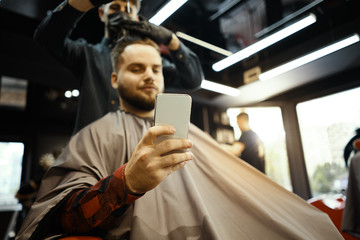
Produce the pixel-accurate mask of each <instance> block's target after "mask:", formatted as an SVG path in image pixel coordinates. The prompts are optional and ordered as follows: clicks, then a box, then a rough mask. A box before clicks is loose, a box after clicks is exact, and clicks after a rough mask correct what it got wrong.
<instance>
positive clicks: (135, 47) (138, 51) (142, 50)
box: [121, 43, 161, 64]
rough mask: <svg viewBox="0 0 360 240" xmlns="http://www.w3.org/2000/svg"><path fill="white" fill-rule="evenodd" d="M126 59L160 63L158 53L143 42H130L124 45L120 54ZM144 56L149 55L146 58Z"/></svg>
mask: <svg viewBox="0 0 360 240" xmlns="http://www.w3.org/2000/svg"><path fill="white" fill-rule="evenodd" d="M121 55H122V56H123V57H124V58H125V59H127V60H133V61H138V62H139V61H149V60H150V61H151V63H152V64H161V57H160V53H159V52H158V51H157V49H155V48H154V47H152V46H150V45H145V44H139V43H135V44H131V45H128V46H126V47H125V49H124V51H123V53H122V54H121ZM146 57H151V58H150V59H147V58H146Z"/></svg>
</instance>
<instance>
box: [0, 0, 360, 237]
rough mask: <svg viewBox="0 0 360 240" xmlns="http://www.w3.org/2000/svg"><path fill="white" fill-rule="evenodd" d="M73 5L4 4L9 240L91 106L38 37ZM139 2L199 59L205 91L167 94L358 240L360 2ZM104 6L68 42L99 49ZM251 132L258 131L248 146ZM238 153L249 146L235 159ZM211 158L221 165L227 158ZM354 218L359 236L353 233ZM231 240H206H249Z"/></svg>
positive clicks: (0, 137) (1, 111) (0, 61)
mask: <svg viewBox="0 0 360 240" xmlns="http://www.w3.org/2000/svg"><path fill="white" fill-rule="evenodd" d="M84 1H87V0H84ZM117 1H120V0H117ZM121 1H124V2H126V1H125V0H121ZM63 2H64V1H63V0H0V26H1V27H0V31H1V37H0V123H1V124H0V219H1V220H0V222H1V223H0V229H1V231H0V234H1V236H0V237H1V238H2V239H16V237H15V236H16V235H17V234H18V232H19V231H20V230H19V229H20V227H21V225H22V223H23V222H24V219H25V218H26V215H27V213H28V212H29V209H30V208H31V205H32V204H33V203H34V201H35V199H36V197H37V192H38V190H39V187H40V183H41V179H42V177H43V176H44V174H45V172H46V171H47V170H48V169H49V168H50V166H51V165H53V164H55V165H56V164H57V159H58V157H59V156H61V155H62V153H63V150H64V149H65V148H66V147H67V145H68V143H69V141H70V139H71V138H73V137H74V136H75V134H77V133H75V132H74V126H75V125H76V123H77V117H79V116H78V115H77V114H79V113H78V109H79V105H80V104H85V105H86V102H85V103H84V102H81V101H80V99H81V97H82V94H83V92H82V91H83V90H82V89H84V87H83V86H82V82H81V81H79V80H78V79H79V76H78V75H76V74H74V73H73V72H72V71H71V69H69V68H68V67H66V64H64V63H63V62H62V61H61V60H59V59H58V58H57V57H54V55H53V54H49V51H48V50H47V49H45V48H43V47H42V46H40V44H38V43H37V42H36V41H35V40H34V33H35V32H36V29H37V28H38V26H39V24H40V23H41V22H42V21H43V19H44V18H46V17H47V16H50V15H51V14H52V11H54V9H56V8H58V9H60V10H59V11H61V8H62V7H63V6H64V5H61V4H63ZM65 2H67V1H66V0H65ZM69 2H70V0H68V3H67V4H69ZM92 2H101V1H96V0H93V1H92ZM103 2H105V1H103ZM107 2H109V1H107ZM115 2H116V1H115ZM140 4H141V7H140V10H139V12H138V15H139V16H141V17H142V18H145V19H147V21H148V23H147V24H150V23H151V24H153V25H155V26H161V27H163V28H165V29H167V30H169V31H170V33H172V34H173V35H176V37H177V39H179V40H180V42H181V43H182V44H183V45H184V46H186V48H187V49H189V50H190V51H191V52H192V53H193V54H195V55H196V56H197V58H198V62H199V64H200V66H201V71H202V73H200V72H198V73H197V74H198V75H200V76H201V83H200V84H199V85H198V86H196V87H195V88H193V89H176V87H174V88H172V89H171V90H166V83H165V92H166V93H175V94H187V95H190V96H191V99H192V101H191V114H190V122H191V124H192V125H195V126H196V127H197V128H198V129H200V130H201V131H203V132H204V133H205V134H206V135H208V138H209V139H211V140H213V141H214V144H218V145H219V149H222V150H219V151H224V153H222V154H224V155H226V156H228V155H229V157H230V154H231V155H233V156H231V159H234V161H235V160H236V159H235V158H233V157H234V156H235V157H236V158H237V161H239V162H246V163H245V164H246V165H252V166H251V168H255V169H256V168H258V167H257V166H255V165H253V164H252V162H251V160H249V161H247V160H244V159H245V157H246V156H244V155H245V154H244V151H246V148H247V146H249V145H250V144H252V145H253V147H254V148H256V151H257V152H256V154H257V157H258V158H259V159H260V158H261V161H262V166H261V168H262V169H259V168H258V169H256V174H258V175H260V174H261V175H265V177H266V179H269V180H267V181H271V182H274V184H276V185H278V186H279V187H281V188H282V189H284V190H285V191H286V192H290V193H291V194H293V195H295V196H296V197H298V198H299V199H301V201H302V200H304V202H306V203H307V204H309V205H312V206H311V207H314V208H316V209H317V210H320V211H321V212H324V213H326V214H327V215H328V216H329V219H330V222H331V223H332V224H333V225H334V227H335V228H336V230H337V231H338V233H339V236H341V237H343V238H344V239H360V231H359V229H360V225H359V221H358V220H359V219H360V209H359V206H360V202H359V201H360V200H359V199H360V190H359V189H360V155H359V154H360V153H359V152H358V151H359V150H360V14H359V11H360V1H359V0H181V1H180V0H173V1H171V0H152V1H150V0H141V1H140ZM59 5H60V7H58V6H59ZM129 6H130V2H129V1H127V7H129ZM65 8H66V6H65V7H64V9H65ZM99 8H100V7H92V8H91V9H90V10H88V11H86V13H84V14H83V15H82V16H81V18H80V19H79V20H78V21H77V22H76V23H74V24H73V26H72V27H73V30H72V32H71V33H70V35H69V36H67V38H69V39H71V40H74V41H75V40H78V39H80V38H81V39H83V41H86V42H87V43H88V44H90V45H95V44H97V43H99V42H101V41H102V39H103V38H104V25H105V24H106V23H104V22H103V21H102V20H101V18H100V17H99ZM130 12H131V11H130V10H129V14H130ZM164 13H167V16H164ZM160 14H162V15H160ZM54 16H55V15H54ZM58 24H59V23H58ZM65 24H66V23H65ZM150 31H151V30H150ZM54 32H56V30H55V31H53V33H54ZM59 32H61V30H59ZM151 36H152V35H151V34H150V37H149V38H151ZM56 37H57V36H55V38H56ZM53 38H54V36H53ZM173 38H174V37H173ZM49 39H51V38H50V37H49ZM45 41H51V40H46V39H45ZM154 41H155V40H154ZM155 42H156V41H155ZM161 44H162V43H161ZM161 44H160V45H161ZM162 47H163V48H164V47H165V48H166V46H164V44H162ZM161 49H162V48H161V47H160V50H161ZM167 52H169V50H167ZM181 57H182V56H180V58H181ZM94 61H96V60H94ZM175 68H176V66H175ZM164 75H165V74H164ZM185 77H186V76H185ZM165 78H166V75H165ZM165 80H166V79H165ZM109 81H110V79H109ZM109 86H110V85H109ZM96 99H97V98H96V97H95V96H94V98H93V100H92V101H96ZM89 105H90V109H91V107H92V103H91V104H89ZM241 113H246V114H245V115H246V116H247V123H246V124H247V127H245V128H246V129H244V127H242V126H241V124H240V122H242V120H241V117H240V115H241ZM239 114H240V115H239ZM79 115H80V114H79ZM245 131H251V132H252V134H253V135H252V138H253V139H252V140H247V141H249V142H247V143H243V141H246V140H244V138H245V135H246V134H243V133H244V132H245ZM130 134H131V133H130ZM189 136H191V134H190V135H189ZM255 137H256V139H254V138H255ZM100 141H101V140H100ZM209 141H210V140H209ZM250 142H251V143H250ZM254 142H255V143H254ZM236 143H239V144H238V145H236ZM247 144H248V145H247ZM194 146H196V142H194ZM235 146H241V148H242V150H241V151H240V150H239V151H235V152H236V153H234V151H233V149H234V148H233V147H235ZM205 148H206V147H205ZM209 148H211V147H209ZM202 150H203V151H207V149H202ZM190 151H191V150H190ZM225 152H226V153H225ZM253 155H254V154H253ZM253 155H252V154H249V156H250V157H252V156H253ZM243 158H244V159H243ZM60 159H62V158H61V157H60ZM259 159H257V160H256V161H258V160H259ZM192 161H196V154H195V158H194V159H193V160H192ZM212 161H217V162H218V163H220V164H221V162H222V159H221V158H219V159H216V160H212ZM224 161H225V160H224ZM259 161H260V160H259ZM119 167H120V166H119ZM186 167H190V166H186ZM186 167H185V168H186ZM246 167H247V166H246ZM251 171H253V170H251ZM254 171H255V170H254ZM171 172H172V170H171ZM258 172H259V173H258ZM254 174H255V173H254ZM235 175H236V174H235ZM169 176H172V175H169ZM256 176H257V175H256ZM257 177H259V178H262V177H263V176H261V177H260V176H257ZM232 179H233V180H232V181H233V182H232V184H233V185H235V186H236V185H237V184H239V183H240V182H242V181H243V180H244V179H243V178H242V173H241V172H239V175H238V176H236V177H234V178H232ZM99 180H100V179H99ZM194 181H195V180H194ZM219 185H220V183H219ZM350 186H351V191H350ZM220 187H221V186H220ZM209 191H210V190H209ZM260 191H261V190H260ZM147 194H148V193H146V194H145V196H146V195H147ZM244 194H246V191H245V193H244ZM249 194H250V193H249ZM350 198H351V200H350ZM136 201H138V200H136ZM136 201H135V206H136ZM294 201H295V200H294ZM296 201H297V200H296ZM348 201H349V204H348ZM350 201H351V202H350ZM273 205H281V203H279V202H274V203H273ZM350 205H351V206H352V208H351V209H350V210H347V209H346V208H347V207H349V206H350ZM349 211H350V212H351V214H350V213H349V214H346V215H345V213H347V212H349ZM214 218H216V217H214ZM345 218H349V219H345ZM355 219H357V220H356V221H355ZM234 221H235V220H234ZM346 221H347V224H348V225H351V226H352V228H353V229H350V230H349V229H348V228H347V229H345V227H344V223H345V222H346ZM215 225H216V224H215ZM239 225H240V223H239ZM239 228H240V227H239ZM269 228H271V226H270V225H269ZM221 234H222V233H221V231H220V233H219V236H220V237H219V238H208V239H241V238H231V237H230V238H225V237H221V236H226V234H225V235H221ZM19 239H26V238H19ZM31 239H37V238H34V237H33V238H31ZM58 239H62V238H58ZM64 239H66V238H64ZM69 239H70V238H69ZM71 239H72V238H71ZM74 239H75V238H74ZM76 239H78V238H76ZM79 239H80V238H79ZM81 239H83V238H81ZM89 239H101V238H89ZM104 239H107V238H104ZM150 239H152V238H150ZM158 239H159V238H158ZM164 239H171V237H170V238H164ZM173 239H182V238H173ZM184 239H185V238H184ZM193 239H206V238H196V237H194V238H193ZM244 239H255V238H251V237H250V238H244ZM270 239H272V238H270ZM284 239H285V238H284ZM304 239H306V238H304ZM308 239H311V238H308ZM336 239H337V238H336Z"/></svg>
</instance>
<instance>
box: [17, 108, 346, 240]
mask: <svg viewBox="0 0 360 240" xmlns="http://www.w3.org/2000/svg"><path fill="white" fill-rule="evenodd" d="M152 124H153V121H152V120H151V119H143V118H139V117H136V116H134V115H132V114H128V113H124V112H122V111H117V112H113V113H109V114H107V115H106V116H104V117H103V118H101V119H99V120H97V121H96V122H94V123H93V124H91V125H89V126H88V127H86V128H84V129H83V130H82V131H80V132H79V133H78V134H76V135H75V136H73V137H72V139H71V141H70V142H69V144H68V146H67V147H66V148H65V149H64V151H63V153H62V154H61V155H60V157H59V158H58V160H57V161H56V162H55V164H54V165H53V166H52V167H51V169H50V170H49V171H48V172H47V174H46V175H45V177H44V179H43V182H42V184H41V189H40V191H39V194H38V198H37V200H36V202H35V203H34V205H33V207H32V209H31V211H30V213H29V214H28V216H27V218H26V220H25V222H24V224H23V226H22V228H21V230H20V232H19V234H18V236H17V239H22V240H23V239H26V240H27V239H36V240H38V239H45V238H51V237H53V236H56V235H59V234H62V233H63V232H62V230H61V227H60V220H59V213H58V212H59V211H58V209H59V208H58V207H59V206H60V204H61V203H62V201H64V200H66V197H67V196H68V195H69V194H70V193H71V192H73V191H74V190H76V189H80V188H85V187H88V186H91V185H94V184H95V183H96V182H98V181H99V180H100V179H101V178H104V177H107V176H109V175H111V174H112V173H113V172H114V171H115V170H116V169H117V168H119V167H120V166H122V165H123V164H124V163H126V162H127V161H128V160H129V159H130V156H131V154H132V152H133V150H134V148H135V146H136V145H137V143H138V142H139V140H140V139H141V137H142V136H143V134H144V133H145V132H146V131H147V129H148V128H149V127H150V126H151V125H152ZM189 139H191V140H192V141H193V143H194V146H193V148H192V150H191V151H192V152H193V153H194V156H195V158H194V159H193V160H192V161H190V162H188V163H187V164H186V165H185V167H184V168H182V169H180V170H179V171H177V172H174V173H172V174H171V175H169V176H168V177H167V178H166V179H165V180H164V181H163V182H162V183H161V184H160V185H159V186H157V187H156V188H155V189H153V190H151V191H149V192H147V193H146V194H145V195H144V196H143V197H141V198H139V199H138V200H136V201H135V203H134V204H133V205H132V207H130V208H128V209H127V210H126V212H125V213H124V214H123V215H122V217H121V218H120V219H119V220H118V221H117V222H116V225H115V226H114V228H112V229H110V230H109V231H107V233H106V236H103V238H104V239H135V240H140V239H156V240H162V239H171V240H176V239H179V240H183V239H191V240H193V239H206V240H212V239H224V240H231V239H255V240H257V239H274V240H279V239H286V240H289V239H307V240H309V239H316V240H319V239H326V240H329V239H342V237H341V235H340V234H339V233H338V231H337V229H336V228H335V227H334V226H333V224H332V222H331V220H330V218H329V217H328V216H327V215H326V214H325V213H323V212H321V211H319V210H318V209H316V208H314V207H313V206H311V205H309V204H308V203H307V202H306V201H304V200H303V199H301V198H299V197H298V196H296V195H295V194H293V193H291V192H289V191H287V190H286V189H284V188H283V187H281V186H279V185H278V184H276V183H275V182H273V181H272V180H271V179H269V178H268V177H267V176H265V175H264V174H262V173H261V172H259V171H257V170H256V169H255V168H253V167H251V166H250V165H248V164H247V163H245V162H244V161H239V159H238V158H237V157H234V156H232V155H231V154H229V153H227V152H225V151H224V150H222V149H221V148H220V146H219V145H218V144H217V142H216V141H214V140H213V139H212V138H211V137H210V136H208V135H207V134H206V133H204V132H203V131H201V130H200V129H198V128H197V127H195V126H194V125H192V124H191V125H190V130H189Z"/></svg>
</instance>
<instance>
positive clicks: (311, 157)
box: [296, 88, 360, 196]
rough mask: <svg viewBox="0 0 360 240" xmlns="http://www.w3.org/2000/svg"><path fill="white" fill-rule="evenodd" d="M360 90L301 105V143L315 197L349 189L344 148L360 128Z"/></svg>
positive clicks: (299, 116) (298, 109)
mask: <svg viewBox="0 0 360 240" xmlns="http://www.w3.org/2000/svg"><path fill="white" fill-rule="evenodd" d="M359 102H360V88H356V89H353V90H349V91H345V92H341V93H337V94H333V95H329V96H326V97H322V98H318V99H314V100H311V101H306V102H302V103H299V104H298V105H297V108H296V110H297V114H298V118H299V125H300V133H301V140H302V144H303V149H304V156H305V163H306V168H307V172H308V177H309V180H310V187H311V191H312V194H313V196H318V195H321V194H326V193H330V192H335V193H338V192H341V191H343V190H344V189H346V187H347V176H348V175H347V169H346V167H345V163H344V157H343V154H344V148H345V146H346V144H347V142H348V141H349V140H350V139H351V138H352V137H353V136H354V135H355V130H356V129H357V128H359V127H360V104H358V103H359Z"/></svg>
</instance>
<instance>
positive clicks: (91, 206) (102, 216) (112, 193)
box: [61, 164, 142, 233]
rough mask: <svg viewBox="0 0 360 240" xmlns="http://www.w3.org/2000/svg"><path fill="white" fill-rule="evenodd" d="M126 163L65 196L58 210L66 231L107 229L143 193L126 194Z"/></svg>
mask: <svg viewBox="0 0 360 240" xmlns="http://www.w3.org/2000/svg"><path fill="white" fill-rule="evenodd" d="M125 166H126V164H125V165H123V166H121V167H120V168H118V169H117V170H116V171H115V172H114V174H113V175H110V176H109V177H106V178H103V179H101V180H100V181H99V182H98V183H97V184H95V185H94V186H92V187H88V188H85V189H81V190H79V191H77V192H74V193H73V194H72V195H71V196H70V197H69V198H68V200H67V201H66V202H65V203H64V205H63V207H62V213H61V224H62V227H63V229H64V230H65V231H66V232H67V233H71V232H88V231H90V230H92V229H94V228H95V227H99V228H102V229H107V228H108V227H111V225H112V223H114V222H115V219H116V218H118V217H120V216H121V215H122V214H123V213H124V212H125V210H126V209H127V208H128V207H129V206H130V205H131V204H132V203H134V201H135V200H136V199H138V198H140V197H141V196H142V195H132V194H128V193H127V191H126V186H125V178H124V170H125Z"/></svg>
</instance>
